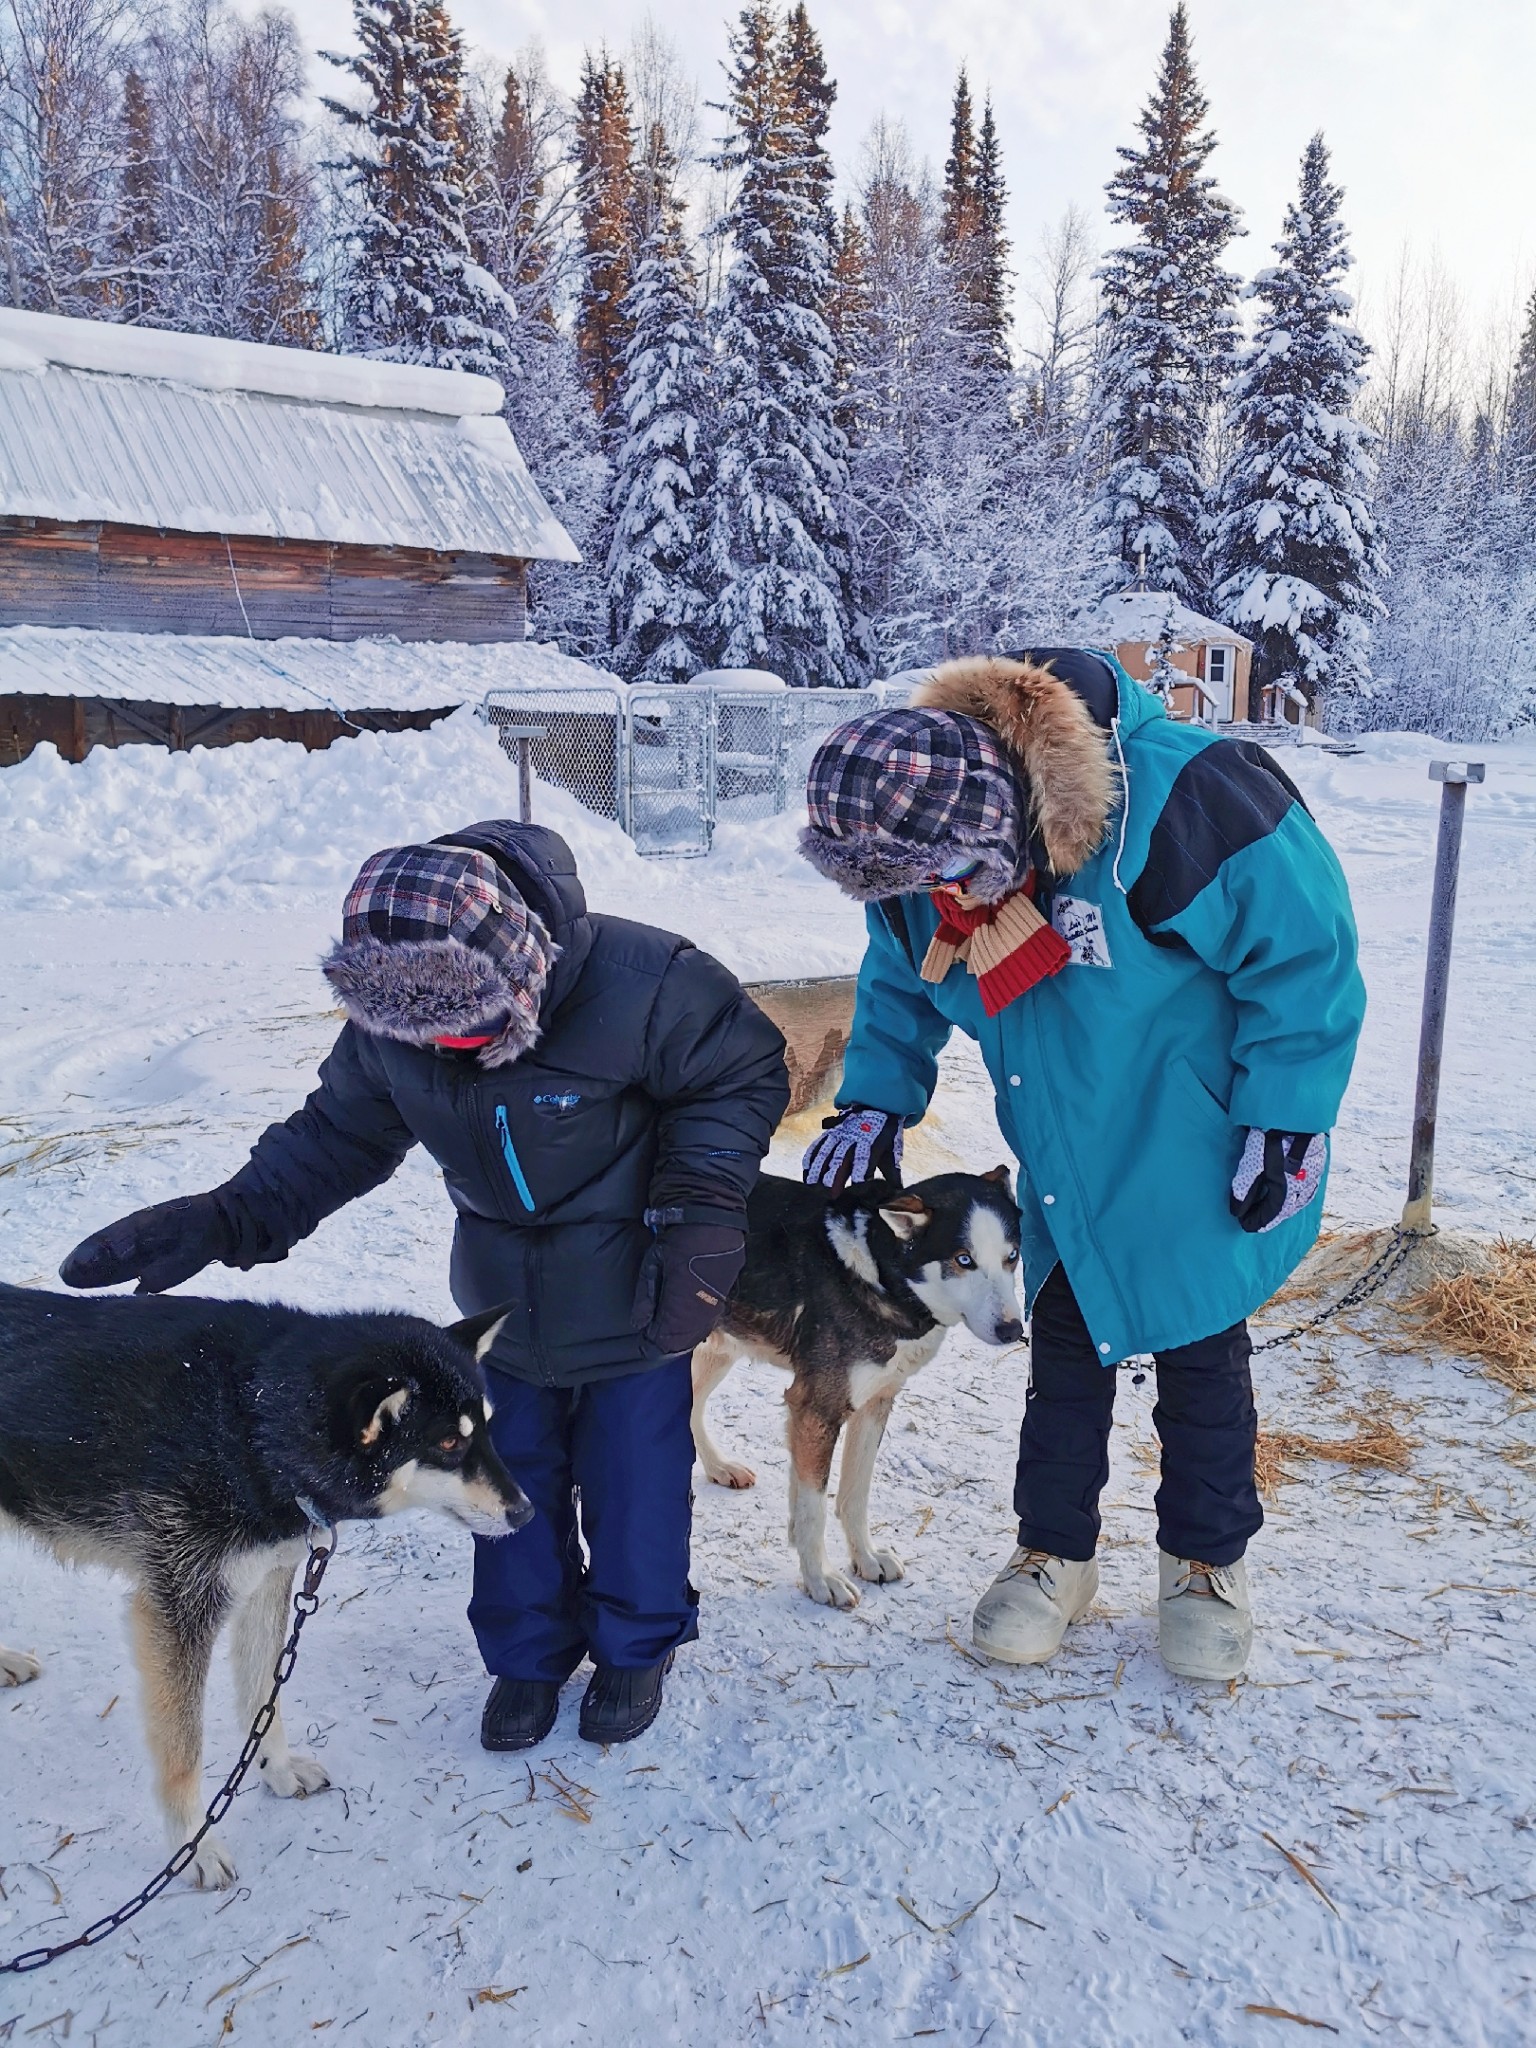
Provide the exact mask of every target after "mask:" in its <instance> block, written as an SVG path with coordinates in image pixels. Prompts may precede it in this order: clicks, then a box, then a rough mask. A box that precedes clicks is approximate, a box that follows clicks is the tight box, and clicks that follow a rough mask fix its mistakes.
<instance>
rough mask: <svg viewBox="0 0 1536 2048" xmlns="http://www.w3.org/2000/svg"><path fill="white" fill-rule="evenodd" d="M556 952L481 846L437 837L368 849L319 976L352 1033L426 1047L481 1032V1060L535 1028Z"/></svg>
mask: <svg viewBox="0 0 1536 2048" xmlns="http://www.w3.org/2000/svg"><path fill="white" fill-rule="evenodd" d="M558 951H559V949H558V947H556V946H555V944H554V942H553V941H552V940H551V938H550V936H549V932H548V931H547V929H546V928H545V926H544V924H543V922H542V920H541V919H539V918H538V917H536V916H535V915H534V913H533V912H532V911H531V910H530V909H529V908H528V906H527V904H526V903H525V902H524V901H523V899H522V897H521V896H520V895H519V894H518V893H517V891H516V890H515V889H514V888H513V886H512V884H511V883H510V882H509V881H508V880H507V878H506V876H505V875H504V874H503V873H502V872H501V869H500V868H499V867H498V866H497V865H496V863H495V861H494V860H492V859H491V857H490V855H489V854H487V853H480V852H477V851H475V850H474V849H473V848H471V847H467V846H462V847H461V846H454V845H452V844H451V843H445V842H443V841H439V842H438V843H437V844H436V845H433V846H389V847H385V849H384V850H383V852H381V853H375V854H371V855H370V856H369V858H368V859H367V860H365V861H364V862H363V865H362V867H361V868H360V869H359V871H358V876H357V880H356V881H355V882H354V883H353V884H352V886H351V888H350V889H349V890H348V891H347V898H346V903H345V904H344V906H343V909H342V924H341V939H340V941H339V942H338V943H337V944H336V945H335V946H333V947H332V948H331V951H330V952H329V954H328V955H327V956H326V958H325V960H324V961H323V962H322V972H323V973H324V975H325V977H326V979H327V981H329V982H330V984H331V986H332V988H334V989H335V991H336V993H337V994H338V995H339V996H340V998H341V1003H342V1008H343V1009H344V1010H345V1011H346V1013H347V1016H348V1018H349V1019H350V1020H351V1022H352V1023H354V1024H355V1025H356V1026H357V1027H358V1029H359V1030H361V1031H368V1032H371V1033H372V1034H373V1035H374V1036H375V1037H378V1038H395V1039H399V1040H400V1041H401V1042H402V1043H403V1044H405V1045H431V1044H432V1043H434V1041H436V1040H438V1039H444V1038H467V1037H470V1036H473V1035H477V1034H479V1033H481V1032H484V1031H487V1030H491V1031H494V1032H495V1034H496V1035H495V1037H494V1038H493V1039H492V1040H491V1042H490V1044H488V1045H486V1046H484V1047H482V1048H481V1049H480V1052H479V1059H480V1063H481V1065H482V1066H487V1067H501V1066H507V1065H508V1064H510V1062H511V1061H513V1060H515V1059H517V1058H518V1057H519V1056H520V1055H521V1054H522V1053H525V1052H527V1051H528V1049H529V1047H530V1046H532V1045H533V1044H534V1042H535V1041H536V1040H537V1038H538V1035H539V1004H540V1000H541V998H542V996H543V993H544V984H545V982H546V981H547V980H548V978H549V970H550V967H551V966H552V965H553V963H554V960H555V957H556V955H557V953H558Z"/></svg>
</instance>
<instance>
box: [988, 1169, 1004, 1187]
mask: <svg viewBox="0 0 1536 2048" xmlns="http://www.w3.org/2000/svg"><path fill="white" fill-rule="evenodd" d="M981 1177H982V1179H983V1180H1000V1181H1001V1182H1002V1184H1003V1186H1004V1187H1007V1185H1008V1169H1007V1167H1006V1166H994V1167H993V1169H992V1171H991V1172H990V1173H984V1174H983V1175H982V1176H981Z"/></svg>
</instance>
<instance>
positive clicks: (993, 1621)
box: [971, 1549, 1099, 1664]
mask: <svg viewBox="0 0 1536 2048" xmlns="http://www.w3.org/2000/svg"><path fill="white" fill-rule="evenodd" d="M1098 1590H1099V1567H1098V1565H1097V1564H1096V1563H1095V1562H1094V1560H1093V1559H1092V1558H1091V1557H1090V1558H1087V1559H1086V1560H1084V1561H1083V1562H1082V1563H1079V1562H1078V1561H1077V1560H1076V1559H1075V1558H1069V1557H1052V1556H1051V1554H1050V1552H1049V1551H1046V1550H1023V1549H1020V1550H1016V1551H1015V1552H1014V1553H1013V1556H1012V1557H1011V1558H1009V1560H1008V1562H1007V1563H1006V1564H1005V1565H1004V1566H1003V1568H1002V1570H1001V1571H1000V1572H999V1573H998V1575H997V1577H996V1578H995V1579H994V1580H993V1581H992V1583H991V1585H990V1586H988V1588H987V1590H986V1592H985V1593H983V1594H982V1596H981V1598H980V1600H978V1601H977V1603H976V1614H975V1618H974V1620H973V1621H972V1623H971V1634H972V1637H973V1640H974V1641H975V1644H976V1647H977V1649H978V1650H982V1651H984V1652H985V1653H986V1655H987V1656H989V1657H996V1658H997V1659H998V1661H999V1663H1002V1664H1043V1663H1044V1662H1045V1661H1046V1659H1047V1658H1048V1657H1054V1656H1055V1654H1056V1652H1057V1651H1058V1650H1059V1649H1060V1648H1061V1639H1062V1637H1063V1635H1065V1633H1066V1630H1067V1624H1068V1623H1069V1622H1073V1621H1077V1620H1078V1619H1080V1617H1081V1616H1083V1615H1084V1614H1086V1613H1087V1612H1088V1609H1089V1608H1090V1607H1091V1606H1092V1605H1093V1601H1094V1596H1095V1595H1096V1594H1097V1592H1098Z"/></svg>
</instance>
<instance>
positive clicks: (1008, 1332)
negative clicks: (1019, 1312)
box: [997, 1316, 1024, 1344]
mask: <svg viewBox="0 0 1536 2048" xmlns="http://www.w3.org/2000/svg"><path fill="white" fill-rule="evenodd" d="M1023 1335H1024V1325H1023V1324H1022V1323H1021V1322H1020V1321H1019V1320H1018V1318H1017V1317H1016V1316H1015V1317H1010V1318H1009V1320H1008V1321H1007V1322H1006V1323H999V1324H998V1326H997V1341H998V1343H999V1344H1017V1343H1018V1341H1019V1339H1020V1338H1021V1337H1022V1336H1023Z"/></svg>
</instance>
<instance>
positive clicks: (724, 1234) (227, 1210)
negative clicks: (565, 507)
mask: <svg viewBox="0 0 1536 2048" xmlns="http://www.w3.org/2000/svg"><path fill="white" fill-rule="evenodd" d="M324 971H325V973H326V975H327V977H328V978H329V980H330V982H331V984H332V986H333V988H334V989H335V990H336V992H337V994H338V995H339V996H340V998H341V1002H342V1006H343V1008H344V1010H345V1011H346V1014H347V1019H348V1021H347V1024H346V1026H345V1028H344V1029H343V1031H342V1033H341V1036H340V1037H339V1038H338V1039H337V1041H336V1044H335V1046H334V1047H333V1048H332V1050H331V1052H330V1054H329V1056H328V1057H327V1059H326V1060H325V1062H324V1064H323V1065H322V1067H321V1069H320V1085H319V1087H318V1088H317V1089H316V1090H315V1091H314V1093H313V1094H312V1095H311V1096H310V1097H309V1099H308V1100H307V1101H306V1102H305V1104H304V1106H303V1107H302V1108H301V1109H300V1110H298V1111H296V1112H295V1114H294V1115H293V1116H291V1117H289V1118H288V1120H287V1121H286V1123H280V1124H273V1125H272V1126H271V1127H270V1128H269V1129H268V1130H267V1131H265V1132H264V1133H263V1134H262V1136H261V1137H260V1138H259V1139H258V1141H257V1143H256V1145H255V1148H254V1149H253V1151H252V1153H251V1157H250V1159H249V1160H248V1162H247V1163H246V1165H245V1166H243V1167H242V1168H241V1170H240V1171H239V1172H238V1173H237V1174H236V1175H235V1176H234V1178H233V1179H231V1180H229V1181H226V1182H225V1183H224V1184H223V1186H222V1187H219V1188H216V1189H214V1190H212V1191H211V1192H210V1193H207V1194H201V1195H193V1196H189V1197H184V1198H182V1199H181V1200H178V1201H174V1202H166V1203H161V1204H159V1205H157V1206H156V1207H154V1208H150V1209H143V1210H139V1211H137V1212H136V1213H135V1214H134V1215H132V1216H128V1217H125V1218H124V1219H123V1220H122V1221H120V1222H118V1223H114V1224H111V1225H109V1226H108V1227H107V1228H106V1229H105V1230H101V1231H98V1232H97V1233H95V1235H93V1236H91V1237H89V1238H87V1239H85V1241H84V1242H83V1243H82V1244H80V1245H78V1246H77V1247H76V1248H75V1250H74V1251H73V1252H71V1253H70V1255H69V1257H68V1258H67V1259H66V1260H65V1262H64V1264H63V1266H62V1268H61V1269H60V1271H61V1276H62V1278H63V1279H64V1280H65V1281H66V1282H67V1283H68V1284H69V1285H70V1286H74V1287H104V1286H110V1285H113V1284H114V1283H116V1282H119V1281H123V1280H129V1279H137V1281H138V1283H139V1290H140V1291H141V1292H158V1291H160V1290H161V1289H164V1288H167V1287H174V1286H176V1285H177V1284H178V1283H179V1282H181V1281H183V1280H187V1279H190V1278H191V1276H192V1275H193V1274H194V1273H197V1272H199V1271H201V1270H202V1268H203V1267H204V1266H206V1265H208V1264H209V1263H211V1262H212V1261H214V1260H220V1261H222V1262H223V1263H224V1264H225V1265H229V1266H237V1267H240V1268H241V1269H243V1270H249V1269H250V1268H251V1267H252V1266H255V1265H259V1264H263V1263H265V1262H267V1261H270V1260H276V1259H281V1258H284V1257H286V1256H287V1254H288V1252H289V1250H290V1249H291V1247H292V1246H293V1245H295V1244H297V1243H298V1242H299V1240H300V1239H301V1238H304V1237H307V1236H308V1235H309V1233H310V1232H311V1231H312V1230H314V1229H315V1227H316V1226H317V1225H318V1224H319V1223H320V1222H321V1220H322V1219H323V1218H324V1217H326V1216H328V1215H330V1214H331V1212H332V1211H333V1210H335V1209H339V1208H340V1207H341V1206H342V1204H343V1203H345V1202H350V1201H353V1200H355V1199H356V1198H357V1197H358V1196H359V1195H363V1194H366V1193H367V1192H368V1190H369V1189H370V1188H375V1187H377V1186H378V1185H379V1184H380V1183H381V1182H382V1181H385V1180H387V1179H388V1178H389V1176H390V1174H392V1173H393V1172H394V1170H395V1168H396V1167H397V1166H398V1165H399V1164H400V1162H401V1160H402V1159H403V1158H404V1157H405V1155H406V1153H407V1152H408V1151H409V1150H410V1148H411V1146H412V1145H413V1144H421V1145H424V1146H425V1147H426V1149H427V1151H428V1152H430V1153H431V1155H432V1157H433V1158H434V1159H435V1160H436V1161H437V1163H438V1165H439V1166H440V1167H441V1168H442V1171H443V1180H444V1183H445V1185H446V1187H447V1189H448V1193H449V1196H450V1198H451V1200H452V1202H453V1205H454V1207H455V1209H456V1210H457V1212H458V1221H457V1227H456V1229H455V1233H454V1243H453V1261H452V1268H451V1274H450V1281H451V1285H452V1289H453V1295H454V1299H455V1301H456V1302H457V1304H458V1306H459V1309H460V1312H461V1313H462V1314H464V1315H474V1314H477V1313H479V1312H481V1311H483V1310H486V1309H490V1308H495V1307H499V1306H505V1308H506V1310H507V1316H506V1320H505V1322H504V1323H503V1324H502V1325H501V1328H500V1330H499V1332H498V1333H497V1336H496V1339H495V1342H494V1344H493V1345H492V1347H491V1350H490V1352H489V1354H488V1356H487V1358H486V1361H485V1362H486V1367H487V1372H488V1381H489V1386H490V1394H491V1401H492V1406H493V1416H492V1423H491V1434H492V1438H493V1440H494V1442H495V1444H496V1448H497V1450H498V1451H499V1452H500V1454H501V1456H502V1458H503V1459H504V1460H505V1462H506V1464H507V1466H508V1468H509V1469H510V1470H511V1471H512V1473H513V1475H514V1476H515V1477H516V1479H517V1480H518V1483H519V1484H520V1485H521V1486H522V1487H523V1489H524V1491H525V1492H526V1493H527V1495H528V1497H529V1499H530V1500H531V1501H532V1502H533V1504H534V1506H535V1508H536V1509H537V1510H538V1513H537V1515H536V1516H535V1519H534V1521H533V1522H532V1523H530V1524H529V1526H528V1528H527V1529H525V1530H524V1531H522V1532H521V1533H520V1534H519V1535H517V1536H516V1537H513V1538H508V1539H506V1540H503V1541H498V1542H488V1541H485V1540H483V1539H480V1538H477V1539H476V1553H475V1576H474V1594H473V1598H472V1600H471V1603H470V1610H469V1612H470V1621H471V1624H472V1626H473V1628H474V1631H475V1635H476V1638H477V1640H478V1643H479V1646H480V1650H481V1654H482V1656H483V1657H484V1659H485V1664H486V1668H487V1669H488V1670H489V1671H490V1672H491V1673H492V1674H493V1675H494V1677H495V1680H496V1683H495V1684H494V1686H493V1688H492V1691H491V1694H490V1697H489V1699H488V1701H487V1703H486V1710H485V1715H484V1718H483V1721H482V1727H481V1739H482V1741H483V1742H484V1743H485V1745H486V1747H487V1748H491V1749H523V1748H529V1747H532V1746H533V1745H534V1744H535V1743H537V1742H539V1741H542V1740H543V1738H544V1736H545V1735H547V1734H548V1732H549V1730H550V1728H551V1727H552V1726H553V1724H554V1719H555V1713H556V1710H557V1705H558V1699H559V1691H560V1686H561V1684H562V1682H563V1681H564V1680H565V1679H566V1678H568V1677H569V1676H570V1674H571V1673H572V1672H573V1671H574V1670H575V1668H576V1666H577V1665H578V1664H579V1663H580V1662H581V1660H582V1657H583V1656H584V1655H586V1654H590V1655H591V1657H592V1660H593V1663H594V1665H595V1666H596V1671H595V1675H594V1677H593V1679H592V1682H591V1684H590V1685H589V1687H588V1689H587V1694H586V1697H585V1699H584V1700H583V1703H582V1720H581V1732H582V1734H583V1735H585V1736H588V1737H589V1738H590V1739H592V1740H594V1741H599V1742H612V1741H623V1740H627V1739H628V1738H629V1737H630V1736H632V1735H637V1734H639V1733H640V1732H641V1731H642V1730H643V1729H644V1728H646V1727H648V1726H649V1725H650V1723H651V1721H652V1720H654V1719H655V1716H656V1713H657V1710H658V1709H659V1707H660V1704H661V1691H662V1679H663V1676H664V1673H665V1671H666V1669H667V1666H668V1665H669V1664H670V1662H671V1657H672V1652H673V1651H674V1650H675V1649H676V1648H677V1647H678V1645H679V1644H681V1643H686V1642H691V1641H692V1640H693V1639H694V1638H695V1636H696V1634H697V1621H696V1609H697V1605H698V1596H697V1594H696V1593H695V1592H694V1590H693V1588H692V1586H691V1585H690V1584H689V1579H688V1536H689V1523H690V1517H691V1493H690V1488H691V1480H692V1470H693V1440H692V1436H691V1433H690V1430H689V1409H690V1405H691V1385H690V1380H691V1371H690V1356H691V1353H692V1351H693V1349H694V1347H695V1345H697V1344H699V1343H701V1342H702V1341H703V1339H704V1338H705V1337H706V1336H707V1335H708V1334H709V1332H710V1330H711V1329H712V1328H713V1327H714V1324H715V1322H716V1321H717V1320H718V1318H719V1315H720V1313H721V1309H722V1306H723V1302H724V1298H725V1296H726V1295H727V1294H728V1293H729V1291H730V1289H731V1287H732V1285H733V1284H734V1282H735V1279H736V1276H737V1274H738V1273H739V1271H740V1268H741V1263H742V1258H743V1248H744V1244H745V1228H746V1203H747V1196H748V1194H749V1193H750V1191H751V1189H752V1186H753V1183H754V1182H755V1181H756V1179H757V1173H758V1167H759V1165H760V1162H761V1160H762V1157H763V1155H764V1153H765V1152H766V1151H767V1149H768V1143H769V1140H770V1138H771V1136H772V1134H773V1131H774V1128H775V1126H776V1125H777V1124H778V1122H779V1119H780V1118H781V1116H782V1115H783V1113H784V1110H785V1108H786V1107H787V1104H788V1100H789V1083H788V1078H787V1074H786V1071H785V1065H784V1041H783V1039H782V1037H781V1036H780V1034H779V1032H778V1031H777V1030H776V1028H775V1027H774V1026H773V1025H772V1024H771V1023H770V1022H769V1021H768V1019H767V1018H766V1017H765V1016H764V1015H763V1014H762V1012H761V1011H760V1010H759V1009H757V1007H756V1006H755V1005H754V1004H753V1003H752V1002H751V1001H750V1000H749V999H748V997H747V996H746V995H745V994H744V993H743V991H742V989H741V986H740V984H739V983H738V982H737V981H736V980H735V979H734V977H733V976H732V975H730V974H729V973H728V972H727V971H726V970H725V968H723V967H722V966H721V965H720V964H719V962H718V961H716V960H713V959H711V958H710V956H709V955H708V954H707V953H702V952H700V951H698V950H697V948H695V947H694V946H693V945H692V944H690V942H689V941H688V940H686V939H682V938H678V937H676V936H674V935H673V934H672V933H670V932H664V931H658V930H655V929H654V928H652V927H651V926H648V925H641V924H634V923H631V922H630V921H629V920H628V919H625V918H617V917H602V916H595V915H590V914H589V913H588V911H587V907H586V899H585V897H584V895H583V893H582V888H581V883H580V882H579V880H578V879H577V875H576V866H575V862H574V860H573V859H572V856H571V852H570V849H569V847H568V846H567V845H566V844H565V842H564V840H562V839H561V838H560V837H559V836H558V834H556V833H554V832H551V831H548V830H547V829H545V828H543V827H541V826H536V825H518V824H514V823H512V822H510V821H508V820H504V819H497V820H493V821H491V822H489V823H484V824H479V825H474V826H471V827H469V828H467V829H466V830H464V831H462V832H454V833H451V834H449V835H448V836H447V837H446V838H444V839H440V840H434V841H433V842H432V843H431V844H430V845H426V846H407V847H392V848H387V849H385V850H384V851H383V852H381V853H377V854H374V855H373V856H372V857H371V858H370V859H369V860H368V861H366V862H365V863H364V865H363V868H362V870H361V872H360V873H359V875H358V877H357V880H356V881H355V882H354V883H353V885H352V888H351V890H350V892H349V894H348V896H347V901H346V905H345V910H344V914H343V930H342V939H341V942H340V943H339V944H338V945H337V946H336V947H334V948H333V950H332V952H331V954H330V955H329V957H328V958H327V960H326V962H325V964H324ZM578 1512H579V1533H578ZM583 1544H584V1545H585V1550H586V1553H587V1556H586V1562H585V1564H583V1562H582V1546H583Z"/></svg>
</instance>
